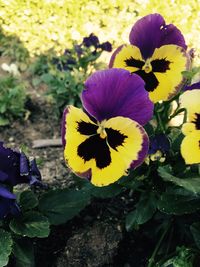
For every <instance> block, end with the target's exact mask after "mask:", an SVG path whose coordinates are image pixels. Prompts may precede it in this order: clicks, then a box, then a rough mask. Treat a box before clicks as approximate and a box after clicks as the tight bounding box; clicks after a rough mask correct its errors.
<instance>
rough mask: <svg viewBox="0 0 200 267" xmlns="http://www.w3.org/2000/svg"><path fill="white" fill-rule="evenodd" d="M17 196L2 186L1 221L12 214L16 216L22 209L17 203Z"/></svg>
mask: <svg viewBox="0 0 200 267" xmlns="http://www.w3.org/2000/svg"><path fill="white" fill-rule="evenodd" d="M15 200H16V196H15V195H14V194H12V193H11V192H10V191H9V190H8V189H7V188H5V187H3V186H2V185H0V220H2V219H3V218H5V217H6V216H7V215H9V214H11V215H13V216H16V215H18V214H19V212H20V209H19V207H18V205H17V203H16V201H15Z"/></svg>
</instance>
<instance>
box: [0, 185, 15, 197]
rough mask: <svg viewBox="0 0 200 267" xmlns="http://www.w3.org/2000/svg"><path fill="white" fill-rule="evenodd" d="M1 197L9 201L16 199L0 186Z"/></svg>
mask: <svg viewBox="0 0 200 267" xmlns="http://www.w3.org/2000/svg"><path fill="white" fill-rule="evenodd" d="M0 197H3V198H8V199H16V196H15V195H14V194H12V193H11V192H10V191H9V190H8V189H7V188H5V187H3V186H0Z"/></svg>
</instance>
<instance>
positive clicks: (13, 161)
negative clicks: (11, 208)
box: [0, 142, 26, 185]
mask: <svg viewBox="0 0 200 267" xmlns="http://www.w3.org/2000/svg"><path fill="white" fill-rule="evenodd" d="M0 170H1V172H4V173H5V174H7V176H8V178H7V180H6V181H7V182H8V183H9V184H11V185H16V184H20V183H24V182H26V179H25V178H24V177H21V176H20V153H19V152H17V151H14V150H12V149H10V148H6V147H4V146H3V142H0Z"/></svg>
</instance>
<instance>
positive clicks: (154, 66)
mask: <svg viewBox="0 0 200 267" xmlns="http://www.w3.org/2000/svg"><path fill="white" fill-rule="evenodd" d="M129 40H130V44H129V45H122V46H120V47H119V48H117V50H116V51H115V52H114V53H113V55H112V57H111V60H110V64H109V67H110V68H123V69H126V70H128V71H130V72H131V73H135V74H137V75H139V76H140V77H141V78H142V79H143V80H144V81H145V89H146V90H147V91H148V92H149V97H150V99H151V100H152V101H153V102H154V103H156V102H158V101H160V100H163V101H166V100H169V99H171V98H172V97H173V96H174V95H176V94H177V93H178V92H179V90H180V89H181V87H182V85H183V83H184V78H183V75H182V72H183V71H185V70H187V69H188V68H189V65H190V60H189V56H188V55H187V53H186V49H187V46H186V44H185V40H184V37H183V35H182V34H181V32H180V31H179V30H178V29H177V28H176V27H175V26H174V25H173V24H169V25H166V23H165V20H164V19H163V17H162V16H161V15H159V14H150V15H147V16H145V17H143V18H142V19H140V20H138V21H137V22H136V23H135V25H134V26H133V27H132V29H131V32H130V35H129Z"/></svg>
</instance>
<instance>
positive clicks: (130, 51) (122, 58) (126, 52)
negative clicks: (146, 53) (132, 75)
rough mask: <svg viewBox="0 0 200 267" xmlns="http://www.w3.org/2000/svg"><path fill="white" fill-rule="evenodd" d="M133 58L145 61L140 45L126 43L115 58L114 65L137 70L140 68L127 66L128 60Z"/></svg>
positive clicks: (114, 66) (132, 70)
mask: <svg viewBox="0 0 200 267" xmlns="http://www.w3.org/2000/svg"><path fill="white" fill-rule="evenodd" d="M131 58H133V59H135V60H139V61H143V62H144V60H143V59H142V56H141V53H140V50H139V48H138V47H136V46H134V45H124V46H123V47H122V49H121V50H120V51H119V52H118V53H117V55H116V56H115V60H114V62H113V66H112V67H113V68H122V69H126V70H128V71H130V72H134V71H137V70H138V69H139V68H136V67H133V66H127V64H126V60H127V59H131Z"/></svg>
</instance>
